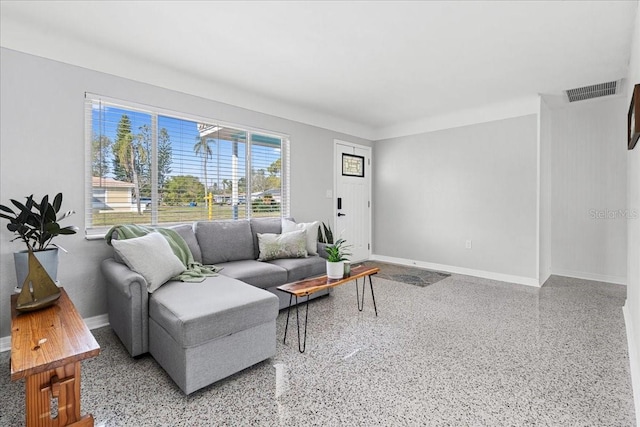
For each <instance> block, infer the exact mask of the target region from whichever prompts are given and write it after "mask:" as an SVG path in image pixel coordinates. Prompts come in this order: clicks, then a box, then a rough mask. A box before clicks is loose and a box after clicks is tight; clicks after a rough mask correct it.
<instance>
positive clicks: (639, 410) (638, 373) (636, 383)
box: [622, 299, 640, 426]
mask: <svg viewBox="0 0 640 427" xmlns="http://www.w3.org/2000/svg"><path fill="white" fill-rule="evenodd" d="M628 303H629V300H628V299H627V301H626V302H625V304H624V306H623V307H622V313H623V314H624V323H625V325H626V327H627V328H626V329H627V347H628V348H629V367H630V372H631V387H632V388H633V400H634V402H635V406H636V425H638V426H640V354H639V352H640V348H638V345H640V343H639V342H636V339H635V335H634V330H633V323H632V322H631V313H629V307H628V306H627V304H628Z"/></svg>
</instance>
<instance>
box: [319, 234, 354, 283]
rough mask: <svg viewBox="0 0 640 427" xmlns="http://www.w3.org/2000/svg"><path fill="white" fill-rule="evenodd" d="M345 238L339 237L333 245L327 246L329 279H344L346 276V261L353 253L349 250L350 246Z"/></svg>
mask: <svg viewBox="0 0 640 427" xmlns="http://www.w3.org/2000/svg"><path fill="white" fill-rule="evenodd" d="M346 243H347V241H346V240H344V239H338V240H336V242H335V243H334V244H333V245H329V246H327V247H326V248H325V250H326V252H327V277H328V278H329V279H342V278H343V277H344V261H346V260H347V259H348V258H347V257H349V256H350V255H351V253H350V252H348V251H347V249H348V248H349V247H350V246H349V245H347V244H346Z"/></svg>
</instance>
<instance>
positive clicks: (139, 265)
mask: <svg viewBox="0 0 640 427" xmlns="http://www.w3.org/2000/svg"><path fill="white" fill-rule="evenodd" d="M111 244H112V245H113V249H114V250H115V251H116V253H117V254H118V255H120V257H121V258H122V259H123V260H124V263H125V264H127V266H128V267H129V268H130V269H132V270H133V271H135V272H136V273H140V274H141V275H142V277H144V279H145V280H146V281H147V291H148V292H149V293H152V292H153V291H155V290H156V289H158V288H159V287H160V286H162V285H164V284H165V283H166V282H167V281H168V280H169V279H171V278H172V277H176V276H177V275H179V274H180V273H183V272H184V271H185V270H186V268H185V266H184V264H182V261H180V260H179V259H178V257H177V256H175V254H174V253H173V251H172V250H171V246H169V242H167V239H165V238H164V237H163V236H162V234H160V233H155V232H154V233H149V234H147V235H145V236H142V237H136V238H134V239H125V240H112V241H111Z"/></svg>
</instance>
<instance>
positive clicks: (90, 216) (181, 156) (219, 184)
mask: <svg viewBox="0 0 640 427" xmlns="http://www.w3.org/2000/svg"><path fill="white" fill-rule="evenodd" d="M85 114H86V146H87V165H86V169H87V171H86V176H87V185H86V188H87V197H86V200H87V202H86V230H87V233H88V234H100V233H103V232H104V231H106V230H107V229H108V228H109V227H111V226H113V225H117V224H143V225H163V224H164V225H169V224H177V223H181V222H192V221H202V220H216V219H246V218H251V217H265V216H266V217H282V216H289V183H288V179H289V175H288V166H289V155H288V138H287V136H285V135H278V134H277V133H274V132H268V131H267V132H265V131H258V130H255V129H251V128H249V127H246V126H235V125H229V124H226V123H225V124H223V123H220V122H218V121H216V120H213V119H204V118H200V117H188V116H186V117H185V115H182V114H179V113H172V112H168V111H164V110H160V109H154V108H150V107H145V106H139V105H133V104H131V103H125V102H119V101H116V100H107V99H105V98H104V97H100V96H96V95H94V96H92V95H89V94H87V97H86V111H85Z"/></svg>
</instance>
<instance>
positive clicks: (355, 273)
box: [277, 265, 380, 353]
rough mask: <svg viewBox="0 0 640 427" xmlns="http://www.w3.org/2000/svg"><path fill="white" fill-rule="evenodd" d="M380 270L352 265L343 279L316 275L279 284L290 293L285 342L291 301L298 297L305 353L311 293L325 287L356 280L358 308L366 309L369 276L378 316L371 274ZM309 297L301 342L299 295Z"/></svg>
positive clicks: (302, 349)
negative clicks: (360, 282)
mask: <svg viewBox="0 0 640 427" xmlns="http://www.w3.org/2000/svg"><path fill="white" fill-rule="evenodd" d="M379 271H380V269H379V268H378V267H365V266H364V265H359V266H356V267H351V274H350V275H348V276H345V277H343V278H342V279H329V278H328V277H327V276H320V277H314V278H311V279H306V280H299V281H297V282H293V283H287V284H286V285H282V286H278V288H277V289H278V290H280V291H282V292H286V293H288V294H289V308H288V309H287V323H286V325H285V327H284V340H283V343H284V344H286V343H287V330H288V329H289V314H290V313H291V303H292V301H293V297H296V321H297V324H298V350H299V351H300V353H304V351H305V349H306V348H307V324H308V320H309V295H311V294H314V293H316V292H319V291H322V290H324V289H329V288H335V287H336V286H340V285H344V284H345V283H348V282H351V281H352V280H355V282H356V302H357V303H358V310H359V311H362V310H363V309H364V289H365V284H366V280H367V277H368V278H369V287H370V288H371V299H372V300H373V309H374V310H375V312H376V316H378V308H377V307H376V297H375V295H374V294H373V282H372V281H371V276H373V275H374V274H377V273H378V272H379ZM360 278H362V299H361V298H360V294H359V289H358V279H360ZM305 296H306V297H307V301H306V303H305V305H306V313H305V318H304V341H303V342H302V344H301V343H300V313H299V310H298V297H305Z"/></svg>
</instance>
